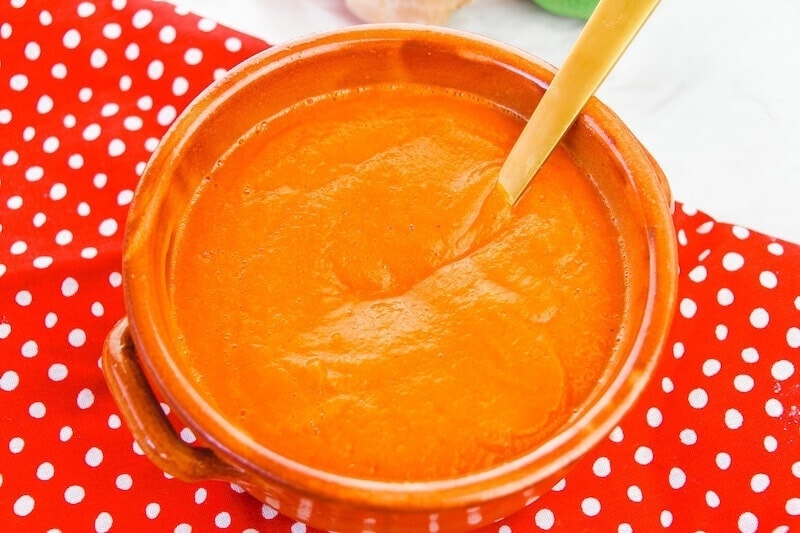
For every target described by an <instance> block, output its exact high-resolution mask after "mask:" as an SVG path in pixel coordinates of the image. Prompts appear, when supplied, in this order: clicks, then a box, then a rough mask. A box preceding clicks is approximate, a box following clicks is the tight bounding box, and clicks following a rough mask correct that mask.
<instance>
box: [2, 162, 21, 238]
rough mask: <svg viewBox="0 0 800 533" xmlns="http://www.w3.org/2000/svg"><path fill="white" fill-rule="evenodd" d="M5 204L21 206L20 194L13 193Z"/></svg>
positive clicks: (10, 206)
mask: <svg viewBox="0 0 800 533" xmlns="http://www.w3.org/2000/svg"><path fill="white" fill-rule="evenodd" d="M4 162H5V161H4ZM6 205H7V206H8V208H9V209H19V208H20V207H22V196H19V195H14V196H12V197H10V198H9V199H8V200H7V201H6ZM11 248H12V250H13V248H14V247H13V246H12V247H11ZM12 253H13V252H12Z"/></svg>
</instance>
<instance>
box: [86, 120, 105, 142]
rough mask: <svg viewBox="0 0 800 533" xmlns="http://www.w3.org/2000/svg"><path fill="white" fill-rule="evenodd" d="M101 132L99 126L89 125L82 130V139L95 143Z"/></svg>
mask: <svg viewBox="0 0 800 533" xmlns="http://www.w3.org/2000/svg"><path fill="white" fill-rule="evenodd" d="M101 131H102V130H101V129H100V125H99V124H94V123H93V124H89V125H88V126H86V128H84V130H83V138H84V139H85V140H87V141H95V140H97V138H98V137H100V133H101Z"/></svg>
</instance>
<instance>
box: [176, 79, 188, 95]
mask: <svg viewBox="0 0 800 533" xmlns="http://www.w3.org/2000/svg"><path fill="white" fill-rule="evenodd" d="M188 90H189V81H188V80H187V79H186V78H184V77H183V76H178V77H177V78H175V79H174V80H172V94H174V95H175V96H183V95H184V94H186V92H187V91H188Z"/></svg>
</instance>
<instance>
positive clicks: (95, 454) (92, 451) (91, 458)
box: [83, 446, 103, 468]
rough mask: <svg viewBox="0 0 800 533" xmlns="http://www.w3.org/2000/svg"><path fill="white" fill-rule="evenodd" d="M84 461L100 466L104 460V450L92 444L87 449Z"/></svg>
mask: <svg viewBox="0 0 800 533" xmlns="http://www.w3.org/2000/svg"><path fill="white" fill-rule="evenodd" d="M83 459H84V461H86V464H87V465H89V466H91V467H93V468H94V467H98V466H100V463H102V462H103V450H101V449H100V448H98V447H96V446H92V447H91V448H89V449H88V450H87V451H86V455H85V456H84V458H83Z"/></svg>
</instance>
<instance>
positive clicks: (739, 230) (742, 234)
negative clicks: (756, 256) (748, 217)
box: [731, 226, 750, 240]
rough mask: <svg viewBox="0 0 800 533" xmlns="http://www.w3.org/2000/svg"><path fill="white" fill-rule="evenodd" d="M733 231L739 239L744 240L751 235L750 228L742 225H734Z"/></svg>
mask: <svg viewBox="0 0 800 533" xmlns="http://www.w3.org/2000/svg"><path fill="white" fill-rule="evenodd" d="M731 233H733V235H734V237H736V238H737V239H739V240H744V239H746V238H747V237H749V236H750V230H749V229H747V228H743V227H742V226H732V227H731Z"/></svg>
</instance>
